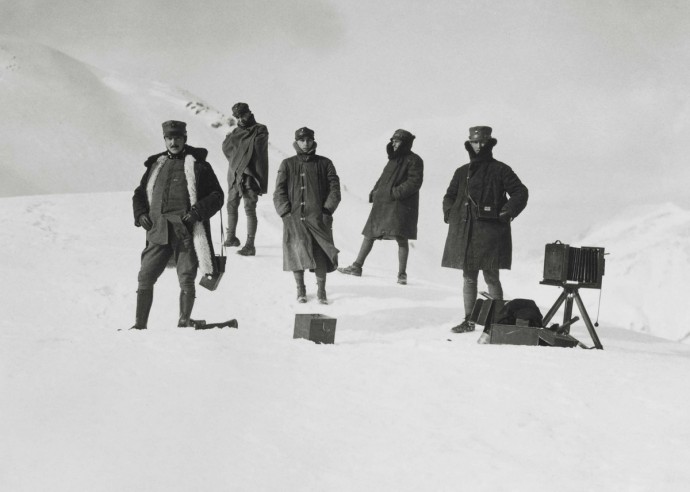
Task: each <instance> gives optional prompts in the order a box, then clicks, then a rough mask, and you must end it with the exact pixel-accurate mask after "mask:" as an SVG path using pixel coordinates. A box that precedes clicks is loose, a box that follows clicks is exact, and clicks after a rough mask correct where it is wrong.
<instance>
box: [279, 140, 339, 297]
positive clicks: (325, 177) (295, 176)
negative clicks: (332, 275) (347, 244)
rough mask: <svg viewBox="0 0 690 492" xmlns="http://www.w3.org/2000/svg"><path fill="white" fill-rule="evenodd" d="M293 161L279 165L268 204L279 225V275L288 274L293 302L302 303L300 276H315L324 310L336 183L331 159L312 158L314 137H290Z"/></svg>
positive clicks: (334, 259)
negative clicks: (293, 286)
mask: <svg viewBox="0 0 690 492" xmlns="http://www.w3.org/2000/svg"><path fill="white" fill-rule="evenodd" d="M293 147H294V148H295V151H296V152H297V155H295V156H293V157H290V158H288V159H285V160H284V161H283V162H281V163H280V167H279V169H278V177H277V179H276V189H275V191H274V192H273V204H274V205H275V208H276V212H278V215H280V216H281V217H282V219H283V270H284V271H286V272H287V271H292V272H293V274H294V276H295V282H296V283H297V301H298V302H301V303H303V302H307V292H306V286H305V285H304V271H305V270H312V271H314V272H315V273H316V285H317V292H316V297H317V299H318V300H319V302H320V303H321V304H328V298H327V296H326V274H327V273H328V272H332V271H333V270H335V269H336V268H337V266H338V250H337V249H336V247H335V245H334V244H333V212H335V210H336V209H337V208H338V204H339V203H340V178H339V177H338V174H337V173H336V171H335V166H333V163H332V162H331V160H330V159H328V158H326V157H323V156H320V155H318V154H317V153H316V142H315V141H314V131H313V130H311V129H309V128H307V127H303V128H300V129H299V130H297V131H296V132H295V143H294V144H293Z"/></svg>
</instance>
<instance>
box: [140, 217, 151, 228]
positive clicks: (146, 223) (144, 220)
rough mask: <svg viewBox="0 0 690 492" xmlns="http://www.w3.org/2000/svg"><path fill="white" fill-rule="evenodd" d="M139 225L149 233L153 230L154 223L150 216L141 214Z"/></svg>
mask: <svg viewBox="0 0 690 492" xmlns="http://www.w3.org/2000/svg"><path fill="white" fill-rule="evenodd" d="M139 225H140V226H141V227H143V228H144V229H145V230H147V231H150V230H151V228H152V227H153V222H152V221H151V217H149V214H141V215H140V216H139Z"/></svg>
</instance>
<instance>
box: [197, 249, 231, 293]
mask: <svg viewBox="0 0 690 492" xmlns="http://www.w3.org/2000/svg"><path fill="white" fill-rule="evenodd" d="M227 259H228V258H227V256H225V255H216V259H215V263H216V265H215V268H214V272H213V273H207V274H206V275H204V276H202V277H201V280H199V285H201V286H202V287H204V288H206V289H208V290H216V289H217V288H218V284H220V279H221V278H223V274H224V273H225V262H226V260H227Z"/></svg>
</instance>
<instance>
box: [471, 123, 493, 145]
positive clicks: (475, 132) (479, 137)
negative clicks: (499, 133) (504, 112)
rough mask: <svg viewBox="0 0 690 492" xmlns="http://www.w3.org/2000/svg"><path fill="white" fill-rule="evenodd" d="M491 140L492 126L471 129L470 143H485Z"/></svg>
mask: <svg viewBox="0 0 690 492" xmlns="http://www.w3.org/2000/svg"><path fill="white" fill-rule="evenodd" d="M490 138H491V127H490V126H473V127H472V128H470V138H469V140H470V142H483V141H486V140H489V139H490Z"/></svg>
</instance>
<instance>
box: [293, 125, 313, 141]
mask: <svg viewBox="0 0 690 492" xmlns="http://www.w3.org/2000/svg"><path fill="white" fill-rule="evenodd" d="M301 138H314V130H312V129H311V128H307V127H306V126H303V127H302V128H300V129H299V130H297V131H296V132H295V140H296V141H297V140H299V139H301Z"/></svg>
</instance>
